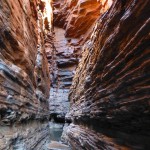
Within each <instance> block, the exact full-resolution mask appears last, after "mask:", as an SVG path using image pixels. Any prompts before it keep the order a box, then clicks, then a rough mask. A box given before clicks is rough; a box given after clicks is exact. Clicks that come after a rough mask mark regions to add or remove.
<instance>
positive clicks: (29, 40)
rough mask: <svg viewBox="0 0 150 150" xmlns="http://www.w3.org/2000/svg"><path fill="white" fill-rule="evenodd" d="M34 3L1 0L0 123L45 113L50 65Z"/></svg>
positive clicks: (41, 115)
mask: <svg viewBox="0 0 150 150" xmlns="http://www.w3.org/2000/svg"><path fill="white" fill-rule="evenodd" d="M37 6H38V1H30V0H23V1H22V2H20V0H15V1H13V0H9V1H0V113H1V117H0V124H8V125H9V124H11V123H13V122H16V121H17V122H20V121H22V120H27V119H30V118H42V119H43V118H45V117H46V116H47V115H48V105H47V104H48V102H47V99H48V97H49V88H50V80H49V69H48V62H47V58H46V53H45V49H44V43H43V32H41V33H39V32H38V29H39V30H41V31H42V28H41V27H40V26H38V23H37V21H38V19H39V17H38V10H37ZM39 34H40V36H39ZM39 39H40V40H39Z"/></svg>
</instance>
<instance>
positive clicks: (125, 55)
mask: <svg viewBox="0 0 150 150" xmlns="http://www.w3.org/2000/svg"><path fill="white" fill-rule="evenodd" d="M149 6H150V1H149V0H145V1H133V0H126V1H119V0H115V1H114V2H113V5H112V7H111V8H110V9H109V10H108V11H107V12H106V13H104V14H103V15H102V16H101V17H100V18H99V20H98V21H97V23H96V26H95V28H94V30H93V33H92V35H91V38H90V39H89V41H87V42H86V44H85V45H84V48H83V54H82V59H81V61H80V63H79V65H78V68H77V70H76V74H75V77H74V79H73V84H72V86H71V91H70V95H69V99H70V102H71V109H70V112H69V114H67V116H66V117H69V118H72V120H73V122H74V124H77V125H79V127H76V126H74V127H72V126H70V127H69V128H70V131H69V132H68V134H67V135H68V137H69V138H71V139H69V141H70V143H71V145H72V146H73V147H75V149H84V148H85V149H95V148H93V146H98V144H96V142H97V140H96V139H97V138H96V136H97V137H99V133H102V131H103V129H105V130H107V131H108V130H112V131H113V132H114V133H113V134H116V131H119V132H122V133H123V134H129V135H131V136H132V135H133V136H132V137H134V135H135V136H136V137H137V138H141V139H142V135H144V136H145V140H144V141H145V142H146V141H147V143H149V142H150V141H149V136H150V117H149V116H150V112H149V110H150V105H149V104H150V102H149V97H150V96H149V93H150V90H149V79H150V78H149V77H150V72H149V68H150V63H149V56H150V53H149V52H150V51H149V49H150V45H149V40H150V37H149V33H150V28H149V27H150V22H149V16H150V12H149ZM81 126H83V127H81ZM85 127H86V128H88V133H92V132H93V130H94V131H96V132H95V133H94V134H93V137H95V138H93V139H91V138H90V137H89V134H87V133H86V129H85ZM76 128H79V130H78V129H76ZM80 128H82V131H81V130H80ZM76 130H78V132H77V131H76ZM76 132H77V133H78V134H79V135H80V137H81V139H82V141H81V140H80V139H79V138H78V137H77V136H76V134H75V133H76ZM83 133H84V134H83ZM82 134H83V135H82ZM105 135H106V133H105ZM85 137H86V139H85ZM123 137H125V135H123ZM120 138H121V137H120ZM98 140H100V139H98ZM105 141H106V142H107V139H106V140H105ZM129 141H130V144H128V143H124V145H125V146H128V149H143V150H145V149H149V147H150V145H149V144H147V143H145V142H144V141H142V140H138V143H136V144H135V145H137V147H136V146H135V145H134V142H135V141H136V139H134V142H133V143H132V140H131V139H129ZM87 142H88V143H91V144H88V145H86V143H87ZM81 143H83V145H84V148H83V147H80V144H81ZM84 143H85V144H84ZM113 144H114V147H115V148H114V149H120V148H119V147H116V146H115V144H116V141H115V140H113ZM119 145H121V144H120V143H119ZM97 149H113V148H109V146H108V144H107V143H105V147H101V148H98V147H97ZM121 149H123V148H121Z"/></svg>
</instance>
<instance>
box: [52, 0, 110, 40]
mask: <svg viewBox="0 0 150 150" xmlns="http://www.w3.org/2000/svg"><path fill="white" fill-rule="evenodd" d="M110 6H111V1H106V0H104V1H102V2H99V1H97V0H73V1H70V0H67V1H64V2H62V1H56V2H55V3H54V8H56V9H55V10H54V24H55V25H56V26H61V27H63V28H65V30H66V33H65V35H66V37H74V38H78V37H80V36H82V35H83V34H85V33H86V32H87V30H89V29H90V27H91V26H92V25H93V24H94V23H95V21H96V20H97V18H98V17H99V16H100V15H101V14H102V13H104V12H105V11H106V10H107V9H108V8H109V7H110Z"/></svg>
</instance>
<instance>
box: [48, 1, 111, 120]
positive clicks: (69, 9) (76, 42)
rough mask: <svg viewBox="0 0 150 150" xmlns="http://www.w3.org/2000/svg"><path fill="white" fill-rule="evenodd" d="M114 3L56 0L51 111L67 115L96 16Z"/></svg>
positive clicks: (51, 56)
mask: <svg viewBox="0 0 150 150" xmlns="http://www.w3.org/2000/svg"><path fill="white" fill-rule="evenodd" d="M110 5H111V1H110V0H109V1H103V2H102V3H101V2H98V1H97V0H94V1H93V0H85V1H80V0H75V1H69V0H67V1H62V0H61V1H60V0H55V1H54V4H53V7H54V34H53V43H52V45H53V46H51V48H48V49H47V55H48V60H49V62H50V63H51V64H53V67H51V77H52V79H51V80H52V84H51V85H52V87H53V88H51V92H50V93H51V94H50V100H49V101H50V113H51V115H53V116H56V118H64V117H65V115H66V113H67V112H68V110H69V101H68V93H69V88H70V86H71V84H72V78H73V76H74V73H75V69H76V66H77V64H78V62H79V60H80V58H81V51H82V49H81V48H82V45H83V43H84V42H85V41H86V40H87V39H88V37H89V35H90V34H91V31H92V28H93V26H94V23H95V21H96V19H97V18H98V17H99V16H100V15H101V14H102V13H103V12H105V11H106V10H107V9H108V7H109V6H110Z"/></svg>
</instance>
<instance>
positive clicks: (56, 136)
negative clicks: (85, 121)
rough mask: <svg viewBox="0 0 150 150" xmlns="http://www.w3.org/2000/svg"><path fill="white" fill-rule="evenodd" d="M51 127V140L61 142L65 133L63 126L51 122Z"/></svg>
mask: <svg viewBox="0 0 150 150" xmlns="http://www.w3.org/2000/svg"><path fill="white" fill-rule="evenodd" d="M49 127H50V140H51V141H60V140H61V135H62V132H63V124H61V123H54V122H49Z"/></svg>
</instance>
